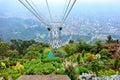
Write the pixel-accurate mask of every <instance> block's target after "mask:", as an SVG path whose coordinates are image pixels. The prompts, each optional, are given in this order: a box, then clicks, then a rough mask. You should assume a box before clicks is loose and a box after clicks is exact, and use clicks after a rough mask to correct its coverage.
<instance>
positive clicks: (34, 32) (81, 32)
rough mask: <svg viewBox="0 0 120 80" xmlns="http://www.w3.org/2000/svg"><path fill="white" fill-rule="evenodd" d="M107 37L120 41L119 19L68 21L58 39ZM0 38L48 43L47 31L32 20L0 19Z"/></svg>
mask: <svg viewBox="0 0 120 80" xmlns="http://www.w3.org/2000/svg"><path fill="white" fill-rule="evenodd" d="M70 35H71V37H70ZM108 35H112V37H113V38H114V39H116V38H117V39H120V20H119V18H114V17H112V18H111V17H110V18H106V17H103V18H95V17H92V18H91V17H89V18H88V17H87V18H83V17H80V18H78V19H74V20H68V21H67V22H66V25H65V26H64V27H63V29H62V36H60V39H61V40H62V41H63V42H64V41H65V42H66V41H67V40H68V39H70V38H72V39H74V40H76V39H77V38H79V37H80V38H81V39H83V40H86V41H96V40H98V39H99V40H104V41H105V40H106V38H107V36H108ZM0 38H3V39H4V40H5V41H9V40H10V39H23V40H26V39H27V40H28V39H34V40H36V41H48V39H49V38H48V31H47V29H46V28H45V27H44V26H43V25H41V24H40V22H38V21H37V20H34V19H22V18H0Z"/></svg>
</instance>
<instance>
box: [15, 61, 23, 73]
mask: <svg viewBox="0 0 120 80" xmlns="http://www.w3.org/2000/svg"><path fill="white" fill-rule="evenodd" d="M13 68H14V69H15V70H19V71H21V70H23V69H24V66H23V65H22V64H20V62H17V64H16V66H14V67H13Z"/></svg>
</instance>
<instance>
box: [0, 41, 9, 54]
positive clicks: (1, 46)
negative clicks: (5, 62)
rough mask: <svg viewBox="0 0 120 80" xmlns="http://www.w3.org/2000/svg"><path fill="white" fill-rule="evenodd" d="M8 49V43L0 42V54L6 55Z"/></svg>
mask: <svg viewBox="0 0 120 80" xmlns="http://www.w3.org/2000/svg"><path fill="white" fill-rule="evenodd" d="M9 49H10V45H9V44H8V43H7V42H0V55H4V56H5V55H6V54H7V51H8V50H9Z"/></svg>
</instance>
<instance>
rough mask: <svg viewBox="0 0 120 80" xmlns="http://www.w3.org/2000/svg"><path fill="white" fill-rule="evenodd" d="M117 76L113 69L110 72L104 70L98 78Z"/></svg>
mask: <svg viewBox="0 0 120 80" xmlns="http://www.w3.org/2000/svg"><path fill="white" fill-rule="evenodd" d="M115 74H116V72H115V71H114V70H112V69H109V70H104V69H102V70H100V71H99V72H98V76H102V75H104V76H111V75H115Z"/></svg>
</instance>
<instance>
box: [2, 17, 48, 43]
mask: <svg viewBox="0 0 120 80" xmlns="http://www.w3.org/2000/svg"><path fill="white" fill-rule="evenodd" d="M46 34H47V29H46V28H45V27H43V26H42V25H41V24H40V23H39V22H38V21H35V20H32V19H20V18H0V37H2V38H3V39H4V40H5V41H9V40H10V39H14V38H15V39H36V40H37V39H39V40H42V39H43V38H45V37H46Z"/></svg>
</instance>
